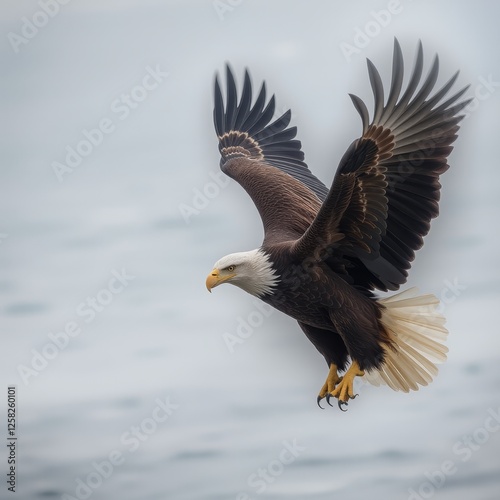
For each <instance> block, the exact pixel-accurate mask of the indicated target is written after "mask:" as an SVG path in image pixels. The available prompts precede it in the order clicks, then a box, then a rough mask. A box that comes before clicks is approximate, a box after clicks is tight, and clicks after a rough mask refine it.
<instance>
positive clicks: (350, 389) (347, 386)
mask: <svg viewBox="0 0 500 500" xmlns="http://www.w3.org/2000/svg"><path fill="white" fill-rule="evenodd" d="M364 374H365V372H364V371H363V370H362V369H361V368H360V367H359V364H358V362H357V361H356V360H354V361H353V362H352V364H351V366H350V367H349V369H348V370H347V371H346V372H345V373H344V376H343V377H342V379H341V380H340V381H339V383H338V385H337V386H336V387H335V389H333V391H329V393H328V394H327V396H326V401H327V403H328V404H330V398H331V397H335V398H338V400H339V403H338V405H339V408H340V409H341V410H342V411H347V408H346V409H344V408H342V406H347V404H348V403H347V402H348V401H349V399H354V398H355V397H356V396H357V394H354V378H355V377H362V376H363V375H364ZM330 406H331V405H330Z"/></svg>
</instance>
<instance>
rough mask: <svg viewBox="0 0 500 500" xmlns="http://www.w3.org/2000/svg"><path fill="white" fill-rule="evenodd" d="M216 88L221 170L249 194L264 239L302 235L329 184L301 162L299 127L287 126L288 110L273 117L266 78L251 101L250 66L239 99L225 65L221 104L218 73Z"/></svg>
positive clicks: (227, 67)
mask: <svg viewBox="0 0 500 500" xmlns="http://www.w3.org/2000/svg"><path fill="white" fill-rule="evenodd" d="M214 90H215V91H214V123H215V130H216V132H217V136H218V139H219V151H220V154H221V161H220V165H221V169H222V171H223V172H225V173H226V174H227V175H229V176H230V177H232V178H233V179H235V180H236V181H237V182H238V183H239V184H241V186H242V187H243V188H244V189H245V190H246V191H247V192H248V194H249V195H250V196H251V198H252V200H253V202H254V203H255V205H256V207H257V209H258V211H259V213H260V216H261V218H262V221H263V224H264V229H265V233H266V236H265V238H266V239H267V240H269V238H273V241H274V242H276V241H277V240H279V239H283V238H285V239H287V238H298V237H300V236H301V235H302V234H303V233H304V231H305V230H306V229H307V227H309V225H310V223H311V222H312V221H313V220H314V217H315V216H316V213H317V211H318V210H319V207H320V206H321V201H322V200H323V199H324V198H325V197H326V195H327V194H328V188H327V187H326V186H325V185H324V184H323V183H322V182H321V181H320V180H319V179H318V178H317V177H315V176H314V175H313V174H312V173H311V171H310V170H309V168H308V167H307V165H306V163H304V153H303V152H302V150H301V143H300V141H298V140H296V139H295V136H296V134H297V128H296V127H289V123H290V119H291V111H290V110H288V111H287V112H286V113H284V114H283V115H282V116H280V117H279V118H277V119H276V120H274V121H272V119H273V116H274V113H275V98H274V95H273V96H272V97H271V99H270V100H269V101H268V102H266V86H265V83H263V84H262V87H261V89H260V91H259V93H258V95H257V98H256V100H255V102H254V103H253V104H252V84H251V82H250V75H249V73H248V71H245V78H244V83H243V90H242V92H241V97H240V99H239V101H238V96H237V91H236V83H235V80H234V76H233V73H232V71H231V69H230V68H229V66H226V99H225V104H224V99H223V97H222V91H221V87H220V85H219V80H218V78H217V77H216V79H215V89H214Z"/></svg>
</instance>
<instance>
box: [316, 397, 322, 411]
mask: <svg viewBox="0 0 500 500" xmlns="http://www.w3.org/2000/svg"><path fill="white" fill-rule="evenodd" d="M322 399H323V398H322V397H321V396H318V399H317V400H316V402H317V403H318V406H319V407H320V408H321V409H322V410H324V408H323V407H322V406H321V405H320V404H319V403H320V401H321V400H322Z"/></svg>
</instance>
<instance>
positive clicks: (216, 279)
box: [206, 269, 236, 292]
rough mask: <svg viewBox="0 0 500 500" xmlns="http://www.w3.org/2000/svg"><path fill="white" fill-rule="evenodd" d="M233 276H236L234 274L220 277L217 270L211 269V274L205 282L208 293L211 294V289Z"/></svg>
mask: <svg viewBox="0 0 500 500" xmlns="http://www.w3.org/2000/svg"><path fill="white" fill-rule="evenodd" d="M234 276H236V273H233V274H226V275H224V276H221V274H220V271H219V270H218V269H212V272H211V273H210V274H209V275H208V276H207V281H206V285H207V290H208V291H209V292H212V288H215V287H216V286H218V285H220V284H221V283H224V282H225V281H227V280H230V279H231V278H233V277H234Z"/></svg>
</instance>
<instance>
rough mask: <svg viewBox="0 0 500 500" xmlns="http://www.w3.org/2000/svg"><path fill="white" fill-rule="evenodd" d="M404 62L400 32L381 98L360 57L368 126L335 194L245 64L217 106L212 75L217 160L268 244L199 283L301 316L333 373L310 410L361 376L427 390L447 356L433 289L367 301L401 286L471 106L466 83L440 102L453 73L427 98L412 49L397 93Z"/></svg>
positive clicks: (427, 84) (431, 80) (344, 163)
mask: <svg viewBox="0 0 500 500" xmlns="http://www.w3.org/2000/svg"><path fill="white" fill-rule="evenodd" d="M403 66H404V65H403V56H402V52H401V47H400V45H399V43H398V41H397V40H395V42H394V56H393V68H392V80H391V86H390V89H389V93H388V96H387V100H385V98H384V88H383V85H382V80H381V77H380V75H379V73H378V71H377V69H376V68H375V66H374V65H373V64H372V63H371V62H370V61H368V73H369V77H370V83H371V86H372V90H373V95H374V102H375V104H374V111H373V118H372V120H371V121H370V117H369V116H370V115H369V112H368V110H367V108H366V106H365V104H364V102H363V101H362V100H361V99H360V98H359V97H357V96H354V95H351V96H350V97H351V99H352V101H353V104H354V106H355V108H356V110H357V111H358V113H359V115H360V116H361V120H362V126H363V131H362V135H361V137H360V138H359V139H356V140H355V141H354V142H353V143H352V144H351V145H350V146H349V147H348V149H347V151H346V153H345V154H344V156H343V158H342V159H341V160H340V163H339V166H338V168H337V172H336V174H335V177H334V180H333V183H332V186H331V187H330V189H328V188H327V187H326V186H325V185H324V184H323V183H322V182H321V181H320V180H319V179H318V178H317V177H316V176H314V175H313V174H312V172H311V171H310V170H309V168H308V166H307V165H306V163H305V162H304V153H303V152H302V150H301V143H300V141H298V140H296V139H295V136H296V134H297V129H296V127H289V123H290V119H291V112H290V111H287V112H286V113H285V114H283V115H282V116H281V117H280V118H278V119H277V120H275V121H274V122H272V123H270V122H271V120H272V117H273V115H274V111H275V100H274V96H272V97H271V99H270V100H269V101H267V102H266V87H265V84H262V87H261V89H260V91H259V92H258V94H257V98H256V99H255V101H254V102H253V97H252V85H251V82H250V76H249V74H248V71H246V72H245V77H244V82H243V89H242V91H241V95H240V97H239V99H238V95H237V89H236V82H235V79H234V76H233V74H232V72H231V70H230V68H229V67H226V98H225V100H224V98H223V94H222V91H221V86H220V84H219V80H218V78H216V80H215V92H214V100H215V107H214V122H215V129H216V132H217V136H218V139H219V150H220V154H221V162H220V166H221V169H222V171H223V172H224V173H225V174H227V175H228V176H229V177H231V178H233V179H234V180H236V181H237V182H238V183H239V184H240V185H241V186H242V187H243V188H244V189H245V190H246V191H247V193H248V194H249V195H250V197H251V198H252V200H253V202H254V203H255V206H256V207H257V209H258V211H259V214H260V217H261V218H262V222H263V225H264V241H263V243H262V245H261V247H260V248H258V249H256V250H252V251H249V252H239V253H234V254H230V255H227V256H225V257H223V258H222V259H220V260H219V261H217V262H216V263H215V265H214V268H213V270H212V272H211V273H210V274H209V275H208V277H207V280H206V285H207V288H208V290H211V289H212V288H214V287H216V286H218V285H220V284H221V283H231V284H234V285H236V286H238V287H240V288H242V289H243V290H245V291H247V292H248V293H250V294H252V295H254V296H256V297H258V298H260V299H261V300H263V301H264V302H266V303H267V304H270V305H271V306H273V307H275V308H276V309H278V310H280V311H282V312H283V313H285V314H287V315H289V316H291V317H292V318H294V319H296V320H297V321H298V323H299V326H300V327H301V329H302V330H303V331H304V333H305V334H306V336H307V337H308V338H309V340H310V341H311V342H312V343H313V344H314V346H315V347H316V348H317V350H318V351H319V352H320V353H321V354H322V355H323V356H324V358H325V360H326V362H327V364H328V367H329V373H328V376H327V379H326V382H325V384H324V385H323V387H322V388H321V390H320V392H319V395H318V397H317V401H318V404H319V403H320V401H321V400H322V399H323V398H326V400H327V402H328V403H329V404H330V399H331V398H332V397H335V398H337V399H338V405H339V407H340V408H341V409H343V407H344V406H346V405H347V403H348V401H349V399H352V398H354V397H355V394H354V390H353V382H354V379H355V377H356V376H364V377H365V378H366V379H367V380H368V381H369V382H371V383H373V384H375V385H379V384H387V385H388V386H390V387H391V388H392V389H394V390H402V391H405V392H408V391H410V390H417V389H418V387H419V386H424V385H427V384H428V383H429V382H430V381H431V380H432V378H433V377H434V376H435V375H436V373H437V368H436V364H437V363H441V362H443V361H444V360H445V359H446V353H447V348H446V346H445V345H444V342H445V340H446V336H447V333H448V332H447V330H446V328H445V327H444V322H445V320H444V318H443V316H442V315H441V314H440V312H439V311H438V309H437V306H438V305H439V301H438V299H437V298H436V297H435V296H434V295H420V296H418V295H417V293H416V291H415V290H414V289H410V290H407V291H405V292H402V293H398V294H395V295H393V296H391V297H389V298H385V299H378V298H377V297H376V296H375V295H374V291H375V290H381V291H388V290H398V289H399V287H400V286H401V285H402V284H404V283H405V282H406V280H407V276H408V270H409V268H410V266H411V262H412V261H413V259H414V257H415V251H416V250H418V249H419V248H420V247H421V246H422V245H423V237H424V236H425V235H426V234H427V233H428V231H429V228H430V222H431V219H433V218H434V217H437V215H438V202H439V192H440V188H441V185H440V183H439V177H440V175H441V174H443V173H444V172H445V171H446V170H447V169H448V167H449V165H448V163H447V158H448V156H449V154H450V153H451V151H452V146H451V144H452V143H453V142H454V141H455V139H456V138H457V132H458V129H459V125H458V123H459V122H460V120H461V119H462V118H463V115H460V111H461V110H462V109H463V108H464V107H465V106H466V105H467V104H468V103H469V102H470V100H462V101H461V100H460V98H461V97H462V95H463V94H464V93H465V91H466V90H467V87H466V88H464V89H462V90H460V91H459V92H457V93H455V94H454V95H452V96H451V97H448V98H447V99H445V96H446V95H447V94H448V92H449V91H450V90H451V88H452V86H453V85H454V83H455V81H456V79H457V76H458V73H456V74H455V75H454V76H453V77H452V78H451V79H450V80H449V81H448V82H447V83H446V84H445V85H444V86H443V87H442V88H441V89H440V90H438V91H436V92H434V93H433V90H434V86H435V83H436V80H437V77H438V71H439V62H438V58H437V56H436V58H435V59H434V62H433V64H432V66H431V69H430V71H429V73H428V75H427V76H426V77H425V79H423V81H422V70H423V51H422V45H421V44H420V43H419V45H418V50H417V56H416V61H415V65H414V69H413V73H412V75H411V77H410V79H409V82H408V84H407V86H406V88H405V89H404V91H403V92H402V89H403V76H404V69H403ZM417 89H418V90H417ZM349 363H350V365H349ZM342 372H345V373H344V374H343V376H341V375H340V373H342Z"/></svg>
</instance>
